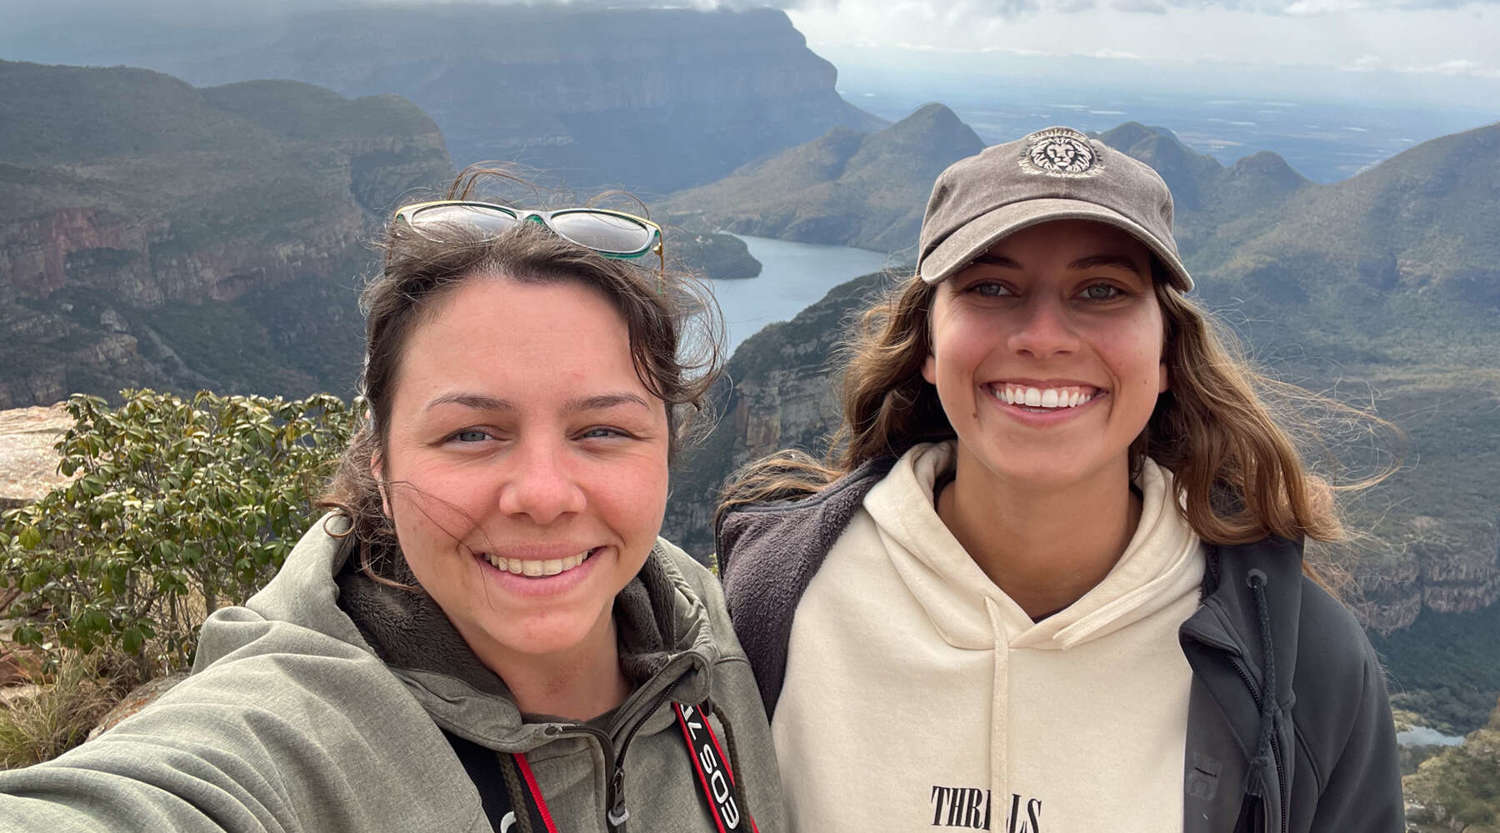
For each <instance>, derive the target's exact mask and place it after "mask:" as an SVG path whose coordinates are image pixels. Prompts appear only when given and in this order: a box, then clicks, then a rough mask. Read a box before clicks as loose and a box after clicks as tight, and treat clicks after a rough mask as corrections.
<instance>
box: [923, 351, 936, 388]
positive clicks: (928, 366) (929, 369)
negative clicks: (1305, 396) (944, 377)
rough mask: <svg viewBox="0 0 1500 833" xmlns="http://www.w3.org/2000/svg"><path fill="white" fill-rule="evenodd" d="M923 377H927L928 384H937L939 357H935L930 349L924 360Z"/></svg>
mask: <svg viewBox="0 0 1500 833" xmlns="http://www.w3.org/2000/svg"><path fill="white" fill-rule="evenodd" d="M922 378H923V379H926V380H927V383H928V384H930V385H933V386H934V387H936V386H937V359H935V358H933V356H932V351H930V350H929V351H928V352H927V358H925V359H923V360H922Z"/></svg>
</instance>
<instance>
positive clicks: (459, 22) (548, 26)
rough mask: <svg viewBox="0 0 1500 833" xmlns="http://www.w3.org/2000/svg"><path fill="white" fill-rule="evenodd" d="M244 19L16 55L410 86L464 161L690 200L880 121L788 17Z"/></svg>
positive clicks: (343, 15) (410, 11)
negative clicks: (755, 163)
mask: <svg viewBox="0 0 1500 833" xmlns="http://www.w3.org/2000/svg"><path fill="white" fill-rule="evenodd" d="M245 18H246V19H244V20H226V21H224V22H223V23H222V24H220V25H217V26H207V27H188V26H178V27H173V28H168V29H164V28H163V27H159V26H157V27H145V26H141V27H132V26H129V25H124V26H120V27H116V30H115V31H113V32H109V33H107V36H106V34H105V33H100V32H98V31H97V30H94V29H90V28H88V27H82V26H81V27H76V29H75V31H74V32H73V33H72V35H71V36H70V37H69V38H67V39H56V40H48V39H34V40H33V42H32V43H27V44H17V45H16V48H17V49H19V50H21V51H22V52H24V53H25V54H27V55H28V57H32V59H42V60H50V61H65V62H69V63H74V62H76V63H85V62H86V63H91V64H122V63H123V64H131V65H136V66H145V67H151V68H153V69H158V70H162V71H165V72H169V73H171V74H172V75H175V76H178V77H181V78H184V79H186V80H188V81H190V82H192V83H194V84H199V85H211V84H224V83H228V82H233V81H243V80H247V79H254V78H290V79H296V80H299V81H306V82H310V83H314V84H318V85H320V86H324V87H327V88H329V89H332V90H335V91H338V92H340V93H342V94H344V95H349V96H367V95H375V94H380V93H396V94H399V95H402V96H405V97H406V98H408V99H410V100H411V101H413V102H415V103H416V104H417V105H418V106H420V107H421V108H422V109H423V110H425V111H426V112H428V113H430V114H431V115H432V117H433V119H434V120H435V121H436V122H437V124H438V126H439V127H440V128H441V129H442V131H443V134H444V135H445V136H446V137H447V142H448V149H449V151H450V153H451V154H452V157H453V159H454V161H455V162H456V163H457V164H458V165H460V166H463V165H466V164H469V163H471V162H475V161H480V160H503V161H510V162H518V163H521V164H524V165H527V166H530V167H532V168H534V169H536V170H538V171H539V172H541V173H540V174H539V177H540V178H543V179H545V180H547V181H560V182H562V183H565V184H566V185H568V186H570V187H572V188H574V189H578V190H580V191H584V192H591V191H593V190H595V189H596V188H597V187H598V186H601V185H611V186H624V187H627V188H630V189H633V190H636V191H638V192H642V193H653V192H657V193H660V192H667V191H671V190H676V189H679V188H684V187H688V186H691V185H696V184H699V183H702V182H707V181H710V180H713V179H716V178H718V177H721V176H723V175H725V174H727V173H729V172H730V171H731V170H733V169H734V168H736V167H738V166H739V165H741V164H743V163H745V162H747V161H750V160H752V159H756V158H759V157H761V156H765V155H767V154H771V153H775V152H776V151H778V150H781V149H782V148H785V147H788V146H790V145H795V144H797V143H800V142H805V141H807V140H809V139H812V138H815V137H817V136H819V135H821V134H822V133H824V132H826V131H828V130H829V129H831V128H833V127H836V126H840V125H843V126H848V127H852V128H855V129H859V130H869V129H873V128H875V127H878V126H880V124H881V122H880V120H878V119H876V118H874V117H873V116H870V115H868V114H866V113H864V112H862V111H860V110H857V109H856V108H854V107H853V106H851V105H849V104H848V103H847V102H845V101H844V100H843V99H841V98H840V97H839V96H838V94H837V93H836V92H835V90H834V83H835V79H836V74H837V73H836V70H835V69H834V67H833V65H832V64H830V63H828V62H827V61H825V60H823V59H822V58H819V57H818V56H817V55H815V54H813V53H812V52H811V51H810V50H808V48H807V46H806V42H805V40H804V38H803V37H802V35H801V34H800V33H799V32H797V31H796V29H794V28H793V27H792V25H791V22H790V21H789V20H788V19H787V17H786V15H785V14H784V13H782V12H781V11H778V10H773V9H754V10H747V11H727V10H723V11H709V12H704V11H695V10H692V9H600V8H571V7H568V6H561V7H559V6H557V5H530V4H526V5H522V4H505V5H487V4H473V5H464V4H426V5H422V6H417V5H412V6H410V7H400V6H392V5H388V4H381V5H372V6H366V7H363V8H350V9H345V10H342V11H332V12H329V11H325V12H316V13H304V14H286V15H277V14H272V15H255V16H253V18H252V16H251V15H249V14H248V13H247V14H246V15H245ZM38 52H41V53H43V54H42V55H37V53H38ZM12 54H14V53H12ZM33 56H34V57H33Z"/></svg>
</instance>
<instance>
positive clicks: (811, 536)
mask: <svg viewBox="0 0 1500 833" xmlns="http://www.w3.org/2000/svg"><path fill="white" fill-rule="evenodd" d="M895 462H896V458H894V457H887V458H881V459H877V460H871V461H869V462H867V463H865V464H863V465H861V466H859V467H858V468H856V469H854V470H853V471H851V472H849V473H848V474H846V475H844V476H843V477H840V478H839V479H838V480H835V481H834V482H833V483H830V484H828V486H826V487H825V488H823V489H821V490H819V491H818V492H815V493H813V494H811V495H808V496H806V497H802V498H798V499H795V500H786V501H776V502H773V503H759V504H750V505H747V506H741V507H738V508H736V509H734V510H732V511H730V512H727V513H725V515H724V517H723V519H721V521H720V523H719V527H718V529H716V530H715V540H716V543H717V544H718V558H719V563H720V564H721V565H723V571H724V575H725V579H726V581H728V580H730V578H731V576H733V575H734V574H735V573H736V572H742V571H744V570H754V569H757V565H762V564H764V565H765V567H768V568H772V569H775V568H780V567H785V566H786V565H787V564H788V563H794V562H799V561H806V560H808V559H817V558H820V557H821V556H822V555H823V554H825V553H826V552H827V550H828V547H829V546H831V545H832V544H833V540H834V539H835V538H837V537H838V535H839V534H840V533H842V532H843V530H844V527H845V526H846V525H848V523H849V519H850V518H851V517H853V515H854V513H855V511H856V510H857V509H858V508H859V506H860V504H861V502H862V501H863V500H864V497H865V495H866V494H868V493H869V491H870V489H872V488H874V486H875V484H876V483H879V482H880V480H881V479H882V478H884V477H885V476H886V474H888V473H889V472H890V470H891V467H892V466H893V465H894V464H895Z"/></svg>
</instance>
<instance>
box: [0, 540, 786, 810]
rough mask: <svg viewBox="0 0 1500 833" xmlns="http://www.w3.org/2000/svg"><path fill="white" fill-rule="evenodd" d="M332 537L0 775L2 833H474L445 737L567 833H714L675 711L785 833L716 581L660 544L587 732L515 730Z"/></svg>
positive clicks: (412, 610) (550, 725) (625, 614)
mask: <svg viewBox="0 0 1500 833" xmlns="http://www.w3.org/2000/svg"><path fill="white" fill-rule="evenodd" d="M341 523H342V521H341V520H340V519H337V518H335V517H334V516H328V517H325V518H324V519H323V520H322V521H320V522H319V523H317V524H314V526H313V528H312V529H311V530H309V531H308V533H307V534H306V535H305V536H303V538H302V540H301V541H300V542H299V543H298V544H297V546H296V548H295V549H294V550H293V552H292V553H291V555H290V556H289V557H288V559H287V562H286V564H285V566H284V567H283V568H282V570H281V571H280V573H279V574H278V575H277V576H276V578H275V579H274V580H273V581H272V582H271V583H270V584H269V585H267V586H266V588H265V589H264V590H263V591H261V592H260V593H258V594H256V595H255V596H254V597H253V598H252V599H250V601H249V602H247V603H246V604H245V606H244V607H231V608H225V609H223V610H219V611H217V612H215V613H214V614H213V615H212V616H211V617H210V618H209V620H208V622H207V623H206V624H205V625H204V627H203V631H202V637H201V641H200V645H199V650H198V658H197V664H196V667H195V669H194V673H193V675H192V676H191V677H189V678H188V679H187V680H186V681H184V682H183V683H181V684H180V685H178V686H177V687H176V688H174V689H172V690H171V691H170V692H168V693H167V694H165V695H164V696H163V697H162V698H161V699H160V700H158V701H157V702H156V703H154V704H152V705H151V706H150V707H149V708H147V709H145V710H144V711H142V712H141V713H140V714H138V715H136V716H135V717H133V718H131V719H129V720H126V721H125V722H123V723H121V724H120V725H119V726H117V727H115V728H114V729H112V730H111V731H109V732H106V733H105V734H104V735H102V736H100V737H99V738H98V739H96V740H94V741H91V742H89V743H86V744H84V745H83V746H81V747H79V748H77V749H75V750H73V751H71V752H69V753H67V754H66V755H63V756H61V757H59V758H58V759H56V760H54V761H50V762H48V763H45V764H40V765H37V766H34V767H29V768H26V769H21V770H14V771H10V772H4V773H0V830H4V831H6V833H12V832H13V831H14V832H16V833H19V831H45V833H70V832H71V831H122V832H123V831H194V832H196V831H232V833H241V832H242V831H243V833H283V832H285V833H291V832H292V831H308V832H309V833H311V831H318V833H339V832H340V831H347V832H348V833H379V831H393V833H394V831H413V830H421V831H475V832H476V833H478V832H480V831H490V830H491V829H492V827H491V824H490V822H489V820H488V819H487V816H486V813H485V810H484V808H483V806H482V805H481V800H480V794H479V791H478V790H477V789H476V786H475V781H474V780H473V779H471V777H470V775H469V774H468V772H467V771H466V770H465V768H464V766H463V765H462V764H461V763H460V760H459V758H458V757H457V755H456V754H455V751H454V747H453V746H452V745H450V742H449V741H448V740H447V738H445V732H446V733H448V734H449V735H450V736H455V737H458V738H461V739H463V740H465V741H468V742H470V743H472V744H477V745H478V747H480V748H482V749H486V750H496V751H499V752H517V753H525V755H526V757H527V759H528V761H529V763H530V767H531V770H532V771H533V772H534V773H535V778H536V780H537V783H538V785H539V787H540V790H541V792H542V795H543V797H544V799H545V801H546V803H547V806H548V808H549V810H550V812H551V814H552V816H553V818H554V820H555V822H556V825H557V829H558V830H559V831H561V832H562V833H580V831H600V832H601V833H603V832H604V831H624V830H630V831H708V830H714V821H713V819H712V818H711V816H710V815H709V812H708V809H707V804H706V801H705V798H704V794H703V792H702V789H701V787H700V786H699V784H698V781H697V778H698V776H697V773H696V770H695V768H694V767H695V764H694V761H693V759H692V758H691V757H690V755H689V752H688V748H687V746H686V744H685V742H684V736H683V731H682V729H681V728H680V727H679V726H678V724H677V717H676V712H675V710H674V709H673V707H672V703H674V702H676V703H681V704H684V705H699V704H702V703H704V702H705V701H710V702H711V703H712V707H713V709H714V713H713V714H714V716H713V717H712V718H710V720H711V725H712V726H713V728H714V729H715V731H716V732H717V734H718V739H719V741H720V743H721V744H722V745H725V746H727V747H729V748H726V749H725V750H724V755H725V756H726V757H728V758H730V759H732V760H735V761H736V762H737V764H738V766H737V767H736V769H735V776H736V782H737V783H738V785H739V786H740V787H741V788H742V792H743V795H742V796H741V797H742V798H743V800H744V802H745V804H746V805H747V806H748V810H749V812H750V814H751V816H752V817H753V818H754V821H755V824H756V825H757V826H758V828H759V830H760V831H762V833H774V831H781V830H784V829H785V825H784V822H783V819H782V814H783V809H782V806H781V795H780V781H779V777H778V775H777V771H776V764H775V759H774V757H773V755H772V751H771V740H770V734H769V728H768V726H767V723H766V718H765V714H764V711H763V710H762V707H761V703H760V698H759V696H758V694H757V690H756V686H755V680H754V678H753V677H752V676H751V674H750V667H749V663H748V662H747V660H746V658H745V655H744V652H743V651H742V650H741V648H740V645H739V643H738V641H737V640H736V639H735V636H734V632H733V631H732V630H731V628H730V626H729V621H728V617H727V614H726V612H725V608H724V602H723V596H722V594H721V591H720V590H719V587H718V583H717V581H716V580H715V579H714V578H713V576H712V575H710V574H709V573H708V571H707V570H705V569H703V568H702V567H701V566H699V565H698V564H697V563H695V562H694V561H693V560H692V559H691V558H689V557H688V556H686V555H685V554H683V553H682V551H681V550H679V549H677V548H676V547H674V546H672V545H671V544H669V543H667V542H665V541H658V543H657V546H656V547H655V549H654V550H653V551H652V553H651V556H650V558H649V559H648V560H647V562H646V566H645V567H644V568H643V569H642V571H641V573H640V575H639V576H638V577H637V578H636V579H635V580H634V581H633V582H632V583H631V584H630V585H629V586H627V588H626V589H625V590H624V591H623V592H622V593H621V594H620V596H619V597H617V599H616V602H615V617H616V623H617V625H618V631H619V633H620V640H621V644H622V668H623V669H624V670H625V672H626V674H627V676H628V677H630V678H631V679H632V682H633V683H634V684H635V690H634V692H633V693H632V694H631V695H630V697H629V698H628V699H627V700H626V701H625V703H624V704H622V705H621V706H620V708H619V709H617V710H616V711H615V712H614V713H612V715H610V716H609V718H608V722H607V725H604V726H600V727H595V726H588V725H583V724H578V723H573V722H568V721H550V720H546V719H532V720H526V719H523V717H522V715H521V714H520V713H519V711H518V710H517V708H516V706H515V704H514V703H513V702H512V700H511V698H510V696H509V695H508V693H507V691H506V689H505V685H504V683H503V682H502V681H501V680H500V679H499V677H497V676H496V675H495V674H493V673H492V672H490V671H489V670H488V669H486V668H485V667H484V666H482V665H481V664H480V663H479V662H478V661H477V660H476V659H475V657H474V656H473V654H472V653H471V652H469V650H468V648H467V646H466V645H465V643H464V642H463V641H462V639H461V637H459V635H458V633H457V632H456V631H455V630H454V629H453V627H452V625H451V624H450V623H449V622H448V620H447V618H446V617H444V616H443V614H442V612H441V610H439V609H438V608H437V607H436V605H435V604H433V603H432V602H431V600H430V598H429V597H427V596H426V595H425V594H420V593H412V592H409V591H402V590H397V589H392V588H387V587H384V586H382V585H379V584H376V583H374V582H372V581H370V580H368V579H366V578H364V577H363V576H361V575H359V574H358V573H356V572H354V571H353V570H352V569H350V568H349V566H348V565H346V563H345V562H346V561H347V560H348V553H349V551H350V549H351V547H349V546H346V545H344V544H343V542H342V541H341V540H340V539H338V538H336V537H334V536H332V535H330V534H329V533H328V532H327V531H325V524H326V525H328V528H329V529H332V530H334V531H338V530H339V525H340V524H341ZM496 760H497V761H498V757H497V759H496ZM617 770H618V772H617ZM617 774H618V775H619V776H621V777H620V779H619V780H618V781H615V778H614V777H613V776H615V775H617ZM612 782H614V783H612ZM611 806H613V807H614V809H615V810H616V811H617V812H616V814H615V816H616V818H618V817H619V815H620V813H619V812H618V811H619V810H620V809H622V808H623V809H624V810H625V811H628V814H629V819H628V821H627V822H625V824H624V825H618V826H612V825H611V824H610V823H609V822H608V821H607V820H606V813H607V811H608V810H609V809H610V808H611ZM523 826H524V822H523V825H518V826H517V827H515V828H514V830H521V829H523ZM740 827H741V828H742V829H744V830H747V831H748V830H749V829H750V827H749V824H748V822H745V823H743V824H741V825H740ZM726 833H728V831H726Z"/></svg>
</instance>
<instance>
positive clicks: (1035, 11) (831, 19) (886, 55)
mask: <svg viewBox="0 0 1500 833" xmlns="http://www.w3.org/2000/svg"><path fill="white" fill-rule="evenodd" d="M518 1H519V2H530V3H542V2H551V3H557V4H561V5H568V6H573V7H589V6H609V7H622V6H660V5H664V4H663V3H662V2H661V0H477V2H518ZM364 2H376V3H388V4H393V3H400V4H410V3H412V2H418V3H432V2H450V0H364ZM463 2H476V0H463ZM350 4H352V2H351V0H0V21H7V24H0V25H12V26H16V27H17V29H18V30H19V29H20V28H21V27H25V26H26V25H27V24H28V23H33V22H43V21H47V20H57V19H67V18H75V19H76V17H77V16H78V15H79V14H81V13H83V14H100V13H102V14H129V15H132V16H148V15H160V16H163V17H174V18H175V17H183V16H188V17H197V18H215V17H223V16H230V17H245V16H255V15H275V14H280V13H285V12H287V11H292V10H296V11H304V10H308V9H310V8H313V7H330V6H340V5H350ZM665 5H677V6H692V7H698V8H709V7H713V6H729V7H736V8H743V7H746V6H755V5H774V6H778V7H780V8H783V9H785V10H786V11H787V14H788V15H789V16H790V17H791V19H792V22H793V23H794V24H795V25H796V26H797V28H798V29H799V30H801V31H802V32H803V34H804V35H806V37H807V40H808V45H809V46H810V47H812V48H813V50H814V51H817V52H818V53H819V54H822V55H824V57H827V58H829V59H830V60H832V61H834V63H835V64H838V65H841V66H842V65H849V64H854V63H859V62H865V63H868V64H871V65H878V66H884V67H887V68H890V69H896V70H899V69H901V68H903V67H909V68H911V69H912V70H924V71H925V70H930V69H932V68H933V67H937V66H949V67H951V68H952V70H953V71H954V72H957V73H976V74H983V73H984V72H986V71H990V70H995V71H999V70H1004V71H1007V72H1015V71H1016V68H1017V67H1018V66H1024V65H1025V64H1026V63H1027V62H1031V63H1034V64H1040V63H1042V62H1052V63H1054V64H1057V62H1058V59H1063V58H1079V59H1083V58H1088V59H1094V62H1093V63H1089V64H1078V65H1076V72H1074V74H1075V75H1080V77H1079V78H1078V79H1076V80H1078V81H1080V82H1087V81H1088V80H1090V77H1089V73H1094V74H1095V75H1094V78H1095V79H1096V80H1099V81H1105V82H1107V81H1115V82H1127V83H1162V84H1173V83H1175V84H1190V83H1191V82H1193V81H1198V82H1201V83H1203V84H1212V85H1217V86H1219V87H1223V86H1224V85H1226V84H1228V85H1230V86H1235V85H1236V84H1243V85H1246V86H1249V87H1256V86H1259V87H1262V88H1276V87H1280V88H1283V89H1284V90H1285V91H1286V92H1297V91H1316V90H1317V89H1318V88H1320V87H1322V86H1324V85H1330V86H1332V87H1333V88H1334V90H1335V92H1339V91H1348V90H1363V91H1364V93H1365V94H1367V95H1369V96H1374V97H1378V96H1381V95H1391V96H1398V97H1406V98H1409V99H1411V98H1415V99H1423V100H1427V101H1430V102H1439V101H1441V102H1446V103H1451V104H1454V105H1459V106H1461V105H1464V104H1469V105H1472V106H1475V107H1480V108H1484V107H1487V106H1491V107H1492V106H1494V105H1493V102H1495V101H1500V0H1479V2H1472V1H1471V0H990V1H989V2H980V1H979V0H950V2H935V1H934V0H771V2H769V3H763V2H756V0H717V2H716V0H677V2H674V3H668V4H665ZM1100 61H1102V62H1103V63H1102V64H1101V63H1099V62H1100ZM1018 62H1019V63H1018ZM1057 65H1059V66H1062V67H1064V68H1065V69H1066V68H1067V67H1070V66H1074V65H1073V64H1069V63H1067V62H1066V61H1064V62H1062V63H1060V64H1057ZM1274 91H1275V90H1274V89H1266V90H1265V92H1267V93H1270V92H1274ZM1497 118H1500V115H1497Z"/></svg>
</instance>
